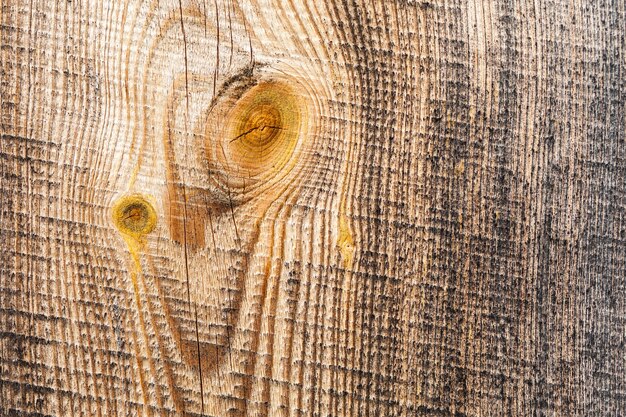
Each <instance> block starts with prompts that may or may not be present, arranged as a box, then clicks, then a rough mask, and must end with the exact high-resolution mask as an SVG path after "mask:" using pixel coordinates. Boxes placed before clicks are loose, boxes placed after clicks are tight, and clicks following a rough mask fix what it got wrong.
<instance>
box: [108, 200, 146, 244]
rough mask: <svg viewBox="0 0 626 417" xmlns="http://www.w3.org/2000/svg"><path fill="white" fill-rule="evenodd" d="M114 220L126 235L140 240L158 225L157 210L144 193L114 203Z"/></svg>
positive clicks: (116, 225)
mask: <svg viewBox="0 0 626 417" xmlns="http://www.w3.org/2000/svg"><path fill="white" fill-rule="evenodd" d="M112 216H113V222H114V223H115V227H117V229H118V230H119V231H120V232H121V233H122V234H124V235H126V236H128V237H132V238H134V239H136V240H140V239H141V238H142V237H144V236H145V235H147V234H148V233H150V232H152V231H153V230H154V228H155V226H156V221H157V215H156V210H155V209H154V207H153V206H152V204H150V202H149V201H148V200H146V199H145V198H144V197H143V196H142V195H139V194H134V195H129V196H125V197H122V198H120V199H119V200H118V201H117V202H115V204H114V205H113V213H112Z"/></svg>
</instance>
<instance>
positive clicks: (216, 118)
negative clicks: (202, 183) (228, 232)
mask: <svg viewBox="0 0 626 417" xmlns="http://www.w3.org/2000/svg"><path fill="white" fill-rule="evenodd" d="M305 104H306V100H304V99H303V98H302V97H301V96H300V95H298V94H297V93H296V92H295V90H294V89H293V87H292V86H291V85H289V84H288V83H286V82H283V81H262V82H260V83H259V84H256V85H254V86H253V87H251V88H249V89H248V90H247V91H246V92H245V93H243V95H241V96H240V97H238V98H237V97H232V96H231V97H227V98H226V99H224V100H222V101H221V102H219V103H218V104H217V106H216V108H215V109H213V111H212V114H213V117H212V121H211V122H209V123H207V126H206V132H205V140H206V141H207V143H206V146H205V149H207V155H206V157H207V159H208V163H209V166H210V167H211V170H212V171H213V172H214V173H215V174H217V175H216V179H217V180H218V182H219V184H220V185H221V187H220V188H222V189H223V190H228V192H229V193H232V194H231V198H234V199H235V203H239V202H243V201H245V200H247V199H248V198H251V197H253V196H255V195H258V191H261V190H264V191H266V192H267V191H268V189H270V188H273V187H274V186H276V185H278V184H280V183H281V180H283V179H284V178H285V177H286V176H287V175H288V174H289V173H290V172H291V171H292V169H293V168H294V166H295V165H296V162H297V158H298V155H299V153H300V150H301V149H302V145H303V143H302V142H303V141H305V139H306V138H307V135H306V132H305V130H306V129H305V128H306V117H307V114H306V112H307V108H306V105H305ZM270 194H271V193H270Z"/></svg>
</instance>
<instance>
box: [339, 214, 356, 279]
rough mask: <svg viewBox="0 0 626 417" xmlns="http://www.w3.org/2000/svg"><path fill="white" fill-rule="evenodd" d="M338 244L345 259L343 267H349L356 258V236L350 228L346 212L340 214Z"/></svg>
mask: <svg viewBox="0 0 626 417" xmlns="http://www.w3.org/2000/svg"><path fill="white" fill-rule="evenodd" d="M337 246H338V247H339V252H340V253H341V258H342V259H343V267H344V268H347V267H349V266H350V265H352V260H353V258H354V238H353V237H352V231H351V230H350V223H349V221H348V218H347V217H346V215H345V214H343V213H342V214H341V215H340V216H339V237H338V238H337Z"/></svg>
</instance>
